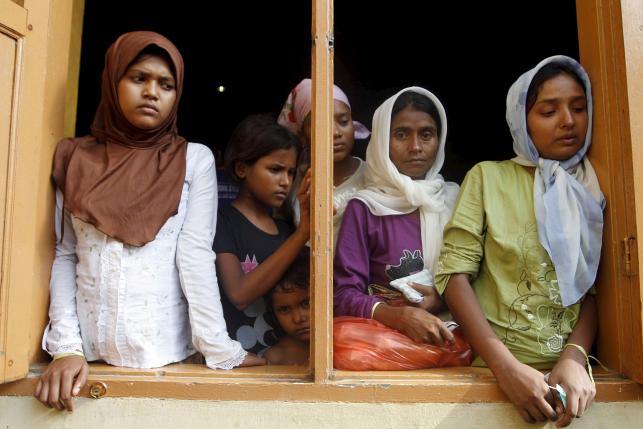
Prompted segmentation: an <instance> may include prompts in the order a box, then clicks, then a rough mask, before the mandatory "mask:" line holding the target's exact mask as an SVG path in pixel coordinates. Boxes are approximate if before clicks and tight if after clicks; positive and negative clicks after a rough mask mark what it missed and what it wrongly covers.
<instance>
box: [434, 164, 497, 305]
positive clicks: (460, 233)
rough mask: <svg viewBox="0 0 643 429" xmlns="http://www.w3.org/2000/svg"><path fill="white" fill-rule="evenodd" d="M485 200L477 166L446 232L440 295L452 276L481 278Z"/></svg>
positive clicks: (469, 175) (438, 280)
mask: <svg viewBox="0 0 643 429" xmlns="http://www.w3.org/2000/svg"><path fill="white" fill-rule="evenodd" d="M483 199H484V195H483V186H482V174H481V170H480V167H479V165H476V166H474V167H473V168H472V169H471V170H470V171H469V172H468V173H467V175H466V177H465V178H464V181H463V182H462V187H461V188H460V194H459V195H458V200H457V201H456V205H455V208H454V210H453V215H452V217H451V221H450V222H449V223H448V224H447V225H446V227H445V229H444V242H443V244H442V250H441V252H440V258H439V261H438V270H437V275H436V277H435V285H436V288H437V290H438V292H439V293H440V294H443V293H444V291H445V289H446V288H447V284H448V282H449V279H450V278H451V274H460V273H462V274H469V275H471V276H472V277H473V278H475V277H477V275H478V270H479V268H480V261H481V260H482V257H483V255H484V239H485V233H486V219H485V210H484V204H483Z"/></svg>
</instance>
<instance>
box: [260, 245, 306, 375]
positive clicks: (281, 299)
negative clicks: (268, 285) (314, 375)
mask: <svg viewBox="0 0 643 429" xmlns="http://www.w3.org/2000/svg"><path fill="white" fill-rule="evenodd" d="M269 309H270V310H271V311H272V313H273V314H274V316H275V318H276V320H277V322H278V324H279V328H281V329H280V330H281V333H282V334H283V336H281V338H280V339H279V342H278V343H277V344H275V345H274V346H273V347H270V348H269V349H268V351H266V354H265V358H266V360H267V361H268V363H269V364H271V365H307V364H308V353H309V349H310V346H309V341H310V264H309V252H308V250H307V249H304V250H303V251H302V253H301V254H300V255H299V256H298V257H297V259H296V260H295V261H294V262H293V264H292V265H291V266H290V268H289V269H288V271H286V274H285V275H284V276H283V278H282V279H281V280H280V281H279V283H277V285H276V286H275V287H274V289H272V291H271V292H270V294H269Z"/></svg>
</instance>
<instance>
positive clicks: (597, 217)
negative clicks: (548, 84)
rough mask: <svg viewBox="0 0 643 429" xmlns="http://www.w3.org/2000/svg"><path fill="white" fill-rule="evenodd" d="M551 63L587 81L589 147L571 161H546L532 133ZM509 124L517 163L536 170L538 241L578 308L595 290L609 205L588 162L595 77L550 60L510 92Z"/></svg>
mask: <svg viewBox="0 0 643 429" xmlns="http://www.w3.org/2000/svg"><path fill="white" fill-rule="evenodd" d="M551 63H558V64H565V65H567V66H569V67H570V68H571V69H572V70H574V72H575V73H576V75H577V76H578V77H579V78H580V79H581V81H582V82H583V85H584V86H585V94H586V97H587V115H588V118H589V121H588V124H587V134H586V136H585V144H584V145H583V147H582V148H581V149H580V150H579V151H578V152H577V153H576V154H575V155H574V156H573V157H571V158H570V159H568V160H566V161H556V160H552V159H545V158H541V157H540V154H539V153H538V150H537V149H536V146H534V143H533V142H532V140H531V138H530V136H529V133H528V131H527V111H526V105H527V91H528V89H529V85H530V84H531V81H532V79H533V78H534V76H535V75H536V73H537V72H538V71H539V70H540V69H542V68H543V67H544V66H545V65H547V64H551ZM506 117H507V123H508V124H509V128H510V130H511V135H512V136H513V149H514V152H515V153H516V155H517V156H516V157H515V158H513V161H514V162H516V163H518V164H520V165H525V166H530V167H536V172H535V175H534V176H535V177H534V208H535V214H536V220H537V222H538V238H539V241H540V244H541V245H542V246H543V247H544V248H545V250H547V253H548V254H549V257H550V258H551V260H552V262H553V264H554V268H555V270H556V276H557V277H558V285H559V288H560V296H561V301H562V304H563V306H565V307H567V306H570V305H572V304H575V303H576V302H578V301H579V300H580V299H581V298H582V297H583V296H584V295H585V294H586V293H587V291H588V290H589V289H590V288H591V287H592V286H593V284H594V280H595V279H596V271H597V270H598V262H599V259H600V255H601V244H602V237H603V208H604V207H605V199H604V197H603V194H602V193H601V190H600V187H599V184H598V179H597V178H596V174H595V173H594V169H593V168H592V165H591V164H590V162H589V160H588V159H587V157H586V156H585V154H586V153H587V150H588V149H589V145H590V144H591V141H592V89H591V84H590V81H589V76H588V75H587V73H586V72H585V70H584V69H583V67H582V66H581V65H580V64H579V63H578V62H577V61H576V60H574V59H572V58H569V57H566V56H562V55H558V56H553V57H550V58H546V59H544V60H543V61H541V62H540V63H539V64H538V65H537V66H536V67H535V68H533V69H532V70H529V71H528V72H526V73H525V74H523V75H522V76H520V78H518V80H517V81H516V82H514V84H513V85H512V86H511V88H509V93H508V94H507V114H506Z"/></svg>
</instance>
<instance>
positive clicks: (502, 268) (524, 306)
mask: <svg viewBox="0 0 643 429" xmlns="http://www.w3.org/2000/svg"><path fill="white" fill-rule="evenodd" d="M533 187H534V179H533V177H532V176H531V175H530V174H529V173H528V172H527V170H525V168H524V167H521V166H520V165H518V164H516V163H514V162H513V161H502V162H491V161H488V162H482V163H480V164H477V165H476V166H475V167H473V168H472V169H471V171H469V173H468V174H467V177H466V178H465V180H464V182H463V184H462V188H461V190H460V195H459V196H458V201H457V203H456V206H455V209H454V212H453V213H454V214H453V218H452V219H451V221H450V222H449V223H448V224H447V226H446V227H445V230H444V244H443V247H442V252H441V254H440V259H439V264H438V270H437V271H438V272H437V276H436V287H437V289H438V291H439V292H440V293H441V294H442V293H444V290H445V289H446V286H447V283H448V281H449V278H450V276H451V274H455V273H465V274H469V275H471V278H472V283H471V284H472V287H473V289H474V291H475V294H476V296H477V297H478V301H479V302H480V306H481V307H482V311H483V312H484V314H485V315H486V316H487V320H488V321H489V323H490V325H491V327H492V328H493V330H494V332H495V333H496V335H497V336H498V338H500V339H501V340H502V342H503V343H504V344H505V345H506V346H507V348H508V349H509V350H510V351H511V352H512V353H513V354H514V356H515V357H516V358H517V359H518V360H519V361H520V362H523V363H525V364H528V365H531V366H533V367H535V368H539V369H546V368H551V367H552V366H553V365H554V364H555V363H556V362H557V361H558V357H559V355H560V353H561V351H562V349H563V346H564V344H565V342H566V341H567V337H568V336H569V334H570V333H571V331H572V329H573V327H574V325H575V324H576V321H577V319H578V314H579V311H580V304H574V305H572V306H570V307H567V308H565V307H563V306H562V305H561V300H560V291H559V288H558V282H557V280H556V272H555V271H554V267H553V265H552V262H551V259H550V258H549V255H547V252H546V250H545V249H544V248H543V247H542V246H541V245H540V243H539V241H538V227H537V223H536V217H535V214H534V201H533ZM591 292H593V290H592V291H591ZM473 365H474V366H485V363H484V361H483V360H482V359H481V358H480V357H478V358H477V359H476V360H475V361H474V362H473Z"/></svg>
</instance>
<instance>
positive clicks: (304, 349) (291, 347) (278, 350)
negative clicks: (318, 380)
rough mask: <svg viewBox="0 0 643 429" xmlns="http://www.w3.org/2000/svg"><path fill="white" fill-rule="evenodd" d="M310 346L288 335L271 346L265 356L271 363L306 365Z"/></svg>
mask: <svg viewBox="0 0 643 429" xmlns="http://www.w3.org/2000/svg"><path fill="white" fill-rule="evenodd" d="M309 349H310V346H309V344H308V343H303V342H301V341H296V340H293V339H292V338H291V337H289V336H286V337H284V338H282V339H280V340H279V342H278V343H277V344H275V345H274V346H272V347H270V348H269V349H268V350H267V351H266V354H265V355H264V357H265V358H266V360H267V361H268V364H269V365H306V364H307V363H308V354H309Z"/></svg>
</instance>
